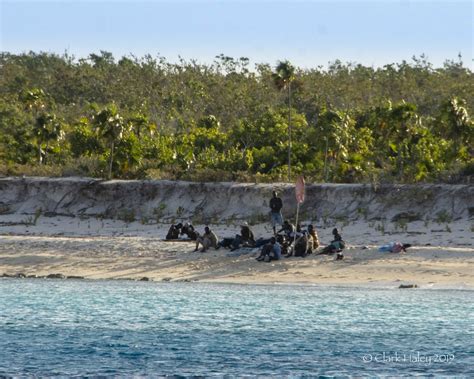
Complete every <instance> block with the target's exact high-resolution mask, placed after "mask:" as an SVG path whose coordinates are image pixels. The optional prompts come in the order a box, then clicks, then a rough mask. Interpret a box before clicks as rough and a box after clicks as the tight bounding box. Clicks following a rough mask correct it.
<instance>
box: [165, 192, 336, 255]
mask: <svg viewBox="0 0 474 379" xmlns="http://www.w3.org/2000/svg"><path fill="white" fill-rule="evenodd" d="M269 205H270V220H271V224H272V229H273V236H272V237H270V238H258V239H255V235H254V233H253V232H252V230H251V229H250V226H249V225H248V224H247V223H246V222H245V223H243V224H242V225H241V227H240V233H239V234H236V235H235V236H234V237H226V238H223V239H222V240H219V238H218V236H217V235H216V233H215V232H214V231H212V230H211V229H210V228H209V226H206V227H205V228H204V232H203V233H202V234H200V233H198V232H197V231H196V230H195V229H194V227H193V225H192V224H191V223H189V222H186V223H184V224H182V223H178V224H173V225H171V226H170V229H169V230H168V234H167V235H166V239H167V240H176V239H180V238H186V239H188V240H192V241H196V247H195V250H194V251H199V250H200V251H201V252H206V251H207V250H208V249H210V248H214V249H219V248H221V247H224V248H228V249H230V250H231V251H234V250H236V249H239V248H241V247H250V248H260V255H259V256H258V257H257V260H258V261H266V262H269V261H271V260H279V259H281V258H282V257H291V256H296V257H305V256H307V255H308V254H313V253H317V254H337V259H342V258H343V255H342V253H341V252H342V250H344V248H345V243H344V241H343V239H342V237H341V235H340V234H339V231H338V230H337V229H334V230H333V231H332V234H333V240H332V241H331V243H330V244H329V245H327V246H326V247H324V248H323V249H322V250H320V251H318V252H317V249H318V248H319V246H320V241H319V237H318V234H317V232H316V229H315V228H314V226H313V225H308V226H307V228H306V229H303V228H302V226H301V225H300V224H297V225H296V226H295V225H293V224H291V223H290V222H289V221H288V220H285V221H283V215H282V212H281V210H282V208H283V201H282V199H281V198H279V197H278V194H277V192H276V191H273V196H272V198H271V199H270V203H269ZM277 226H279V227H280V229H279V230H277ZM184 236H186V237H184ZM200 246H201V248H200Z"/></svg>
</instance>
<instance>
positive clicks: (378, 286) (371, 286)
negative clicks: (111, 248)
mask: <svg viewBox="0 0 474 379" xmlns="http://www.w3.org/2000/svg"><path fill="white" fill-rule="evenodd" d="M2 280H26V281H47V282H52V283H57V282H64V281H67V282H82V283H103V282H109V283H114V282H126V283H137V284H138V283H149V284H158V285H168V284H171V285H174V284H178V285H192V284H197V285H218V286H252V287H297V288H302V287H303V288H317V289H325V288H337V289H351V290H352V289H364V290H365V289H368V290H374V291H376V290H417V291H420V290H421V291H474V286H472V285H469V286H468V285H463V286H456V285H449V286H439V285H434V284H433V285H417V286H415V287H400V284H399V283H392V282H386V283H380V282H378V283H310V282H266V283H264V282H262V283H260V282H238V281H212V280H211V281H200V280H175V281H168V280H152V279H147V280H141V279H133V278H120V279H113V278H107V279H92V278H84V277H77V278H74V277H64V278H48V277H45V276H37V277H31V276H27V277H19V276H11V275H10V274H7V276H5V273H4V274H0V281H2Z"/></svg>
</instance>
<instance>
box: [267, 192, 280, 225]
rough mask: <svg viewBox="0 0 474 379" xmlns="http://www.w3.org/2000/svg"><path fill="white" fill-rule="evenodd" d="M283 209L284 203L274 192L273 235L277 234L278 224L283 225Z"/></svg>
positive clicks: (272, 210) (271, 203)
mask: <svg viewBox="0 0 474 379" xmlns="http://www.w3.org/2000/svg"><path fill="white" fill-rule="evenodd" d="M281 208H283V201H282V200H281V198H279V197H278V194H277V192H276V191H273V197H272V198H271V199H270V220H271V223H272V228H273V234H276V226H277V224H278V225H280V226H282V225H283V216H282V214H281Z"/></svg>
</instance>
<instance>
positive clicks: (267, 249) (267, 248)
mask: <svg viewBox="0 0 474 379" xmlns="http://www.w3.org/2000/svg"><path fill="white" fill-rule="evenodd" d="M280 259H281V246H280V244H279V243H278V242H277V240H276V238H275V237H272V238H271V239H270V242H269V243H267V244H266V245H264V246H263V247H262V250H261V251H260V255H259V256H258V257H257V261H265V262H270V261H278V260H280Z"/></svg>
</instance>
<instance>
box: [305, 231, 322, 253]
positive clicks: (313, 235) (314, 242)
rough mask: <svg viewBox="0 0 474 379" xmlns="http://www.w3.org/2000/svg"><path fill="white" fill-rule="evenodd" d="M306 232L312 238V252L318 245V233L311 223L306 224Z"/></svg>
mask: <svg viewBox="0 0 474 379" xmlns="http://www.w3.org/2000/svg"><path fill="white" fill-rule="evenodd" d="M308 234H309V235H310V236H311V239H312V241H311V252H312V250H316V249H317V248H318V247H319V245H320V243H319V237H318V233H316V229H315V228H314V227H313V225H308ZM309 254H311V253H309Z"/></svg>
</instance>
